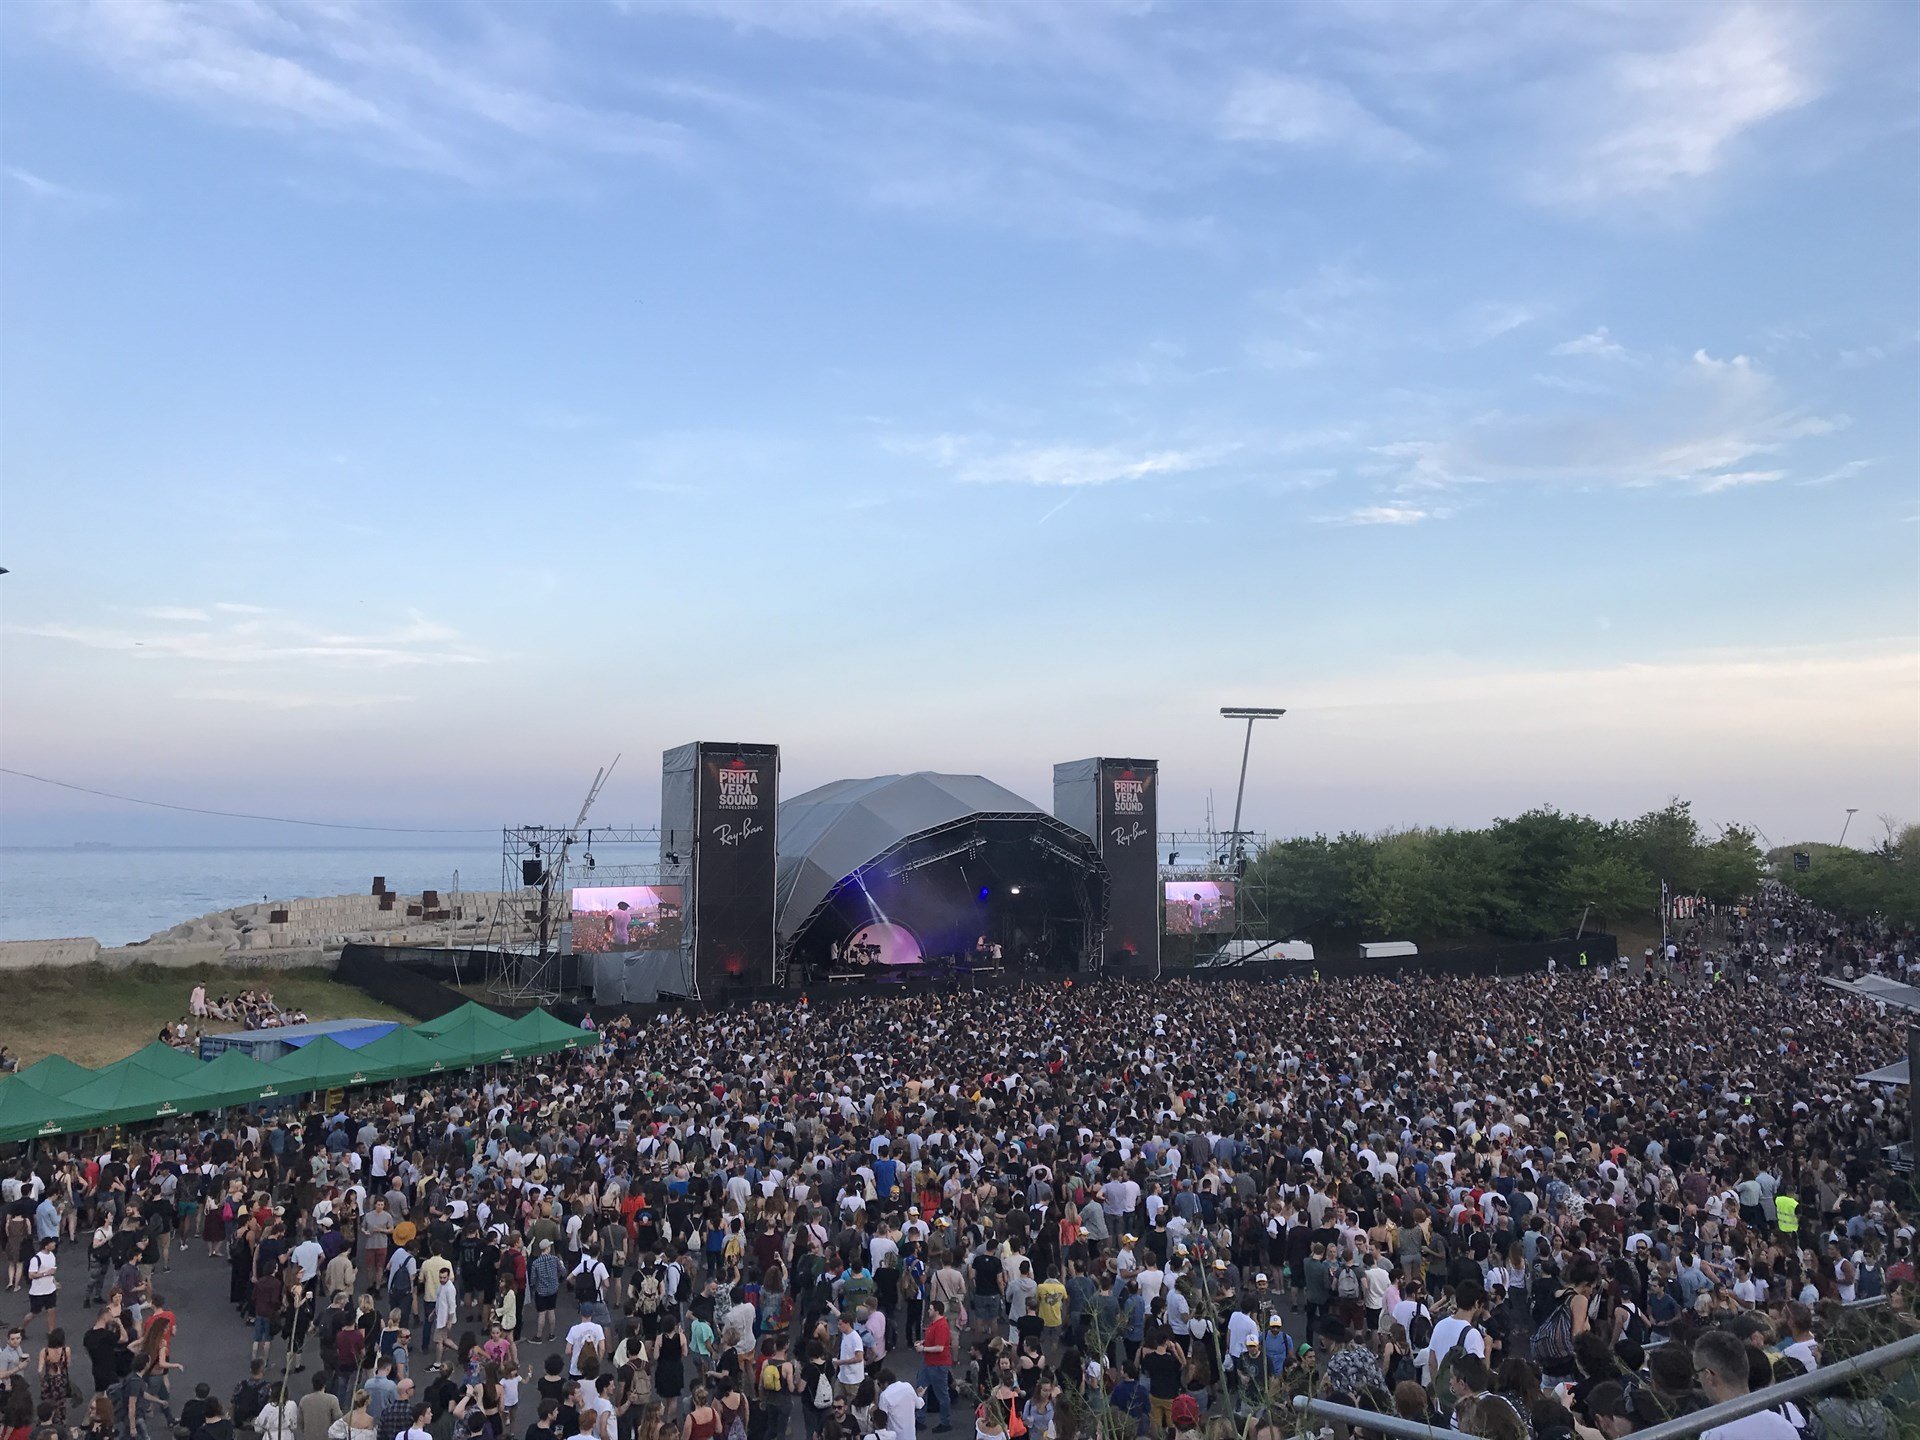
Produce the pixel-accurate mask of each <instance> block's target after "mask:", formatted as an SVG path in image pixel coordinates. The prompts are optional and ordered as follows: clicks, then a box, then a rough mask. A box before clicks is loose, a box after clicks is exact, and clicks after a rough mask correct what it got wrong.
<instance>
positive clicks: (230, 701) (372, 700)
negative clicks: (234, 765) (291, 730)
mask: <svg viewBox="0 0 1920 1440" xmlns="http://www.w3.org/2000/svg"><path fill="white" fill-rule="evenodd" d="M174 698H175V699H176V700H191V701H195V702H199V703H202V704H208V705H234V706H239V707H241V708H242V709H253V710H371V709H374V708H376V707H379V706H383V705H411V704H412V703H413V701H414V697H413V696H411V695H357V694H347V693H336V692H328V691H300V690H224V689H215V690H201V689H194V690H176V691H175V692H174Z"/></svg>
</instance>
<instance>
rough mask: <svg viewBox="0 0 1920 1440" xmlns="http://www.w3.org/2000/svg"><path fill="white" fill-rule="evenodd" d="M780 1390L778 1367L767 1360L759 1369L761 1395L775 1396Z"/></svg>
mask: <svg viewBox="0 0 1920 1440" xmlns="http://www.w3.org/2000/svg"><path fill="white" fill-rule="evenodd" d="M780 1388H781V1382H780V1367H779V1366H778V1365H776V1364H774V1363H773V1361H771V1360H769V1361H767V1363H766V1364H764V1365H762V1366H761V1367H760V1390H761V1392H762V1393H763V1394H767V1395H776V1394H778V1393H779V1392H780Z"/></svg>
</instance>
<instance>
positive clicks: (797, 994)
mask: <svg viewBox="0 0 1920 1440" xmlns="http://www.w3.org/2000/svg"><path fill="white" fill-rule="evenodd" d="M1583 956H1584V957H1585V963H1584V964H1583V963H1582V957H1583ZM586 958H587V959H588V960H589V961H590V960H591V959H592V958H593V957H591V956H589V957H586ZM1619 959H1620V957H1619V944H1618V941H1617V940H1616V939H1615V938H1614V937H1613V936H1611V935H1598V934H1590V935H1583V936H1579V937H1565V938H1562V939H1558V940H1539V941H1523V942H1518V943H1515V944H1511V945H1487V946H1476V947H1471V948H1462V949H1458V950H1441V951H1433V952H1431V953H1428V954H1423V955H1404V956H1392V957H1388V958H1382V959H1378V960H1363V959H1360V958H1358V957H1353V956H1349V957H1346V958H1325V959H1316V960H1271V961H1256V962H1254V963H1253V964H1250V965H1232V966H1205V967H1195V968H1192V969H1184V970H1174V971H1167V972H1165V973H1164V974H1163V975H1162V976H1161V977H1160V978H1161V979H1162V980H1163V981H1165V980H1192V981H1195V982H1197V983H1200V984H1203V985H1213V984H1224V983H1230V982H1236V981H1237V982H1241V983H1246V982H1249V981H1254V982H1271V981H1289V980H1311V979H1315V978H1318V979H1322V980H1341V979H1354V978H1361V977H1366V978H1376V977H1381V976H1397V975H1410V976H1412V975H1417V976H1425V977H1432V976H1445V975H1470V976H1476V977H1479V976H1498V975H1523V974H1528V973H1537V972H1540V971H1544V970H1546V969H1547V968H1548V962H1549V960H1551V961H1552V965H1553V968H1554V970H1555V971H1557V972H1558V973H1561V974H1583V973H1592V972H1594V971H1597V970H1599V969H1602V968H1609V969H1613V968H1617V967H1618V965H1619ZM498 961H499V957H498V956H497V955H495V954H493V953H492V952H489V951H480V950H440V949H430V948H425V947H418V946H404V945H392V946H382V945H348V946H347V947H346V949H345V951H344V952H342V954H341V957H340V967H339V970H338V972H337V973H338V976H339V978H340V979H341V980H343V981H344V982H346V983H347V984H349V985H355V986H358V987H359V988H360V989H362V990H364V991H366V992H367V993H368V994H369V995H371V996H373V997H374V998H375V999H376V1000H382V1001H385V1002H386V1003H387V1004H389V1005H392V1006H393V1007H394V1008H395V1009H398V1010H404V1011H405V1012H406V1013H407V1014H409V1015H412V1016H414V1017H415V1018H417V1019H420V1020H431V1019H434V1018H435V1017H437V1016H440V1015H444V1014H446V1013H447V1012H448V1011H450V1010H453V1009H456V1008H458V1007H459V1006H461V1005H463V1004H465V1003H466V1001H467V999H468V997H467V996H466V995H463V994H462V993H461V992H460V991H458V990H456V989H455V988H454V983H456V982H457V983H461V984H471V983H472V982H474V981H477V980H479V979H481V978H483V977H485V976H487V975H490V974H492V973H493V970H492V968H491V967H493V966H495V965H497V963H498ZM1113 968H1114V967H1110V973H1111V971H1112V969H1113ZM588 975H590V972H589V971H588V970H586V969H585V968H584V967H583V966H582V964H581V957H579V956H574V955H568V956H565V957H563V963H562V967H561V979H562V986H561V988H562V990H563V991H566V992H569V993H572V992H578V991H579V990H580V989H581V988H582V986H581V982H582V977H583V976H588ZM1112 978H1126V979H1151V977H1150V976H1121V975H1113V976H1112ZM1100 979H1101V977H1100V976H1099V975H1077V976H1063V975H1059V974H1055V973H1052V972H1048V971H1021V970H997V971H985V972H978V973H975V974H972V975H953V974H938V975H936V974H924V975H917V976H911V977H909V976H901V977H899V978H897V979H888V980H862V981H854V982H849V983H832V984H815V985H798V986H787V987H777V986H771V985H748V984H746V983H744V982H735V983H723V984H721V985H720V986H719V987H717V989H716V991H715V993H714V994H712V995H708V996H704V997H700V998H694V997H690V996H678V995H667V994H663V995H661V997H660V998H659V999H658V1000H649V1001H635V1002H632V1003H627V1004H609V1005H600V1004H589V1003H587V1002H586V1001H585V1000H584V998H583V999H582V1000H581V1001H580V1002H578V1007H579V1009H580V1011H581V1013H583V1014H591V1015H593V1016H594V1017H595V1018H596V1019H597V1020H608V1019H613V1018H616V1017H618V1016H621V1015H633V1016H636V1017H647V1016H652V1015H657V1014H660V1013H663V1012H665V1013H678V1012H679V1011H682V1010H718V1009H723V1008H725V1007H727V1006H730V1005H752V1004H758V1003H766V1002H775V1003H780V1004H794V1003H798V1002H800V1001H802V1000H804V1001H805V1002H806V1003H808V1004H811V1005H839V1004H846V1003H849V1002H858V1001H865V1000H876V999H885V998H887V997H889V996H906V995H933V994H942V995H954V994H961V993H965V992H967V991H970V990H981V991H998V990H1007V989H1011V988H1013V987H1016V986H1019V985H1023V984H1028V983H1032V984H1040V985H1060V984H1067V983H1074V984H1096V985H1097V984H1098V983H1099V982H1100ZM494 1008H496V1009H501V1010H502V1011H503V1013H506V1014H517V1013H521V1012H519V1011H517V1010H515V1009H513V1008H512V1007H502V1006H496V1007H494Z"/></svg>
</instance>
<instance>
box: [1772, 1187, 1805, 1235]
mask: <svg viewBox="0 0 1920 1440" xmlns="http://www.w3.org/2000/svg"><path fill="white" fill-rule="evenodd" d="M1773 1217H1774V1220H1775V1222H1776V1223H1777V1224H1778V1225H1779V1226H1780V1233H1781V1234H1782V1235H1796V1234H1798V1233H1799V1231H1800V1202H1799V1201H1798V1200H1796V1199H1794V1198H1793V1196H1791V1195H1776V1196H1774V1197H1773Z"/></svg>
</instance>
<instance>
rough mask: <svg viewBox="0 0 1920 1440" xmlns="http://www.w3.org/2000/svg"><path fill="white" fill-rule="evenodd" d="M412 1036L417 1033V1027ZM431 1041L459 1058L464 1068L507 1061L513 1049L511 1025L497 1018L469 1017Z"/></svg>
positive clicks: (449, 1027) (438, 1034)
mask: <svg viewBox="0 0 1920 1440" xmlns="http://www.w3.org/2000/svg"><path fill="white" fill-rule="evenodd" d="M414 1033H415V1034H419V1033H421V1032H420V1028H419V1027H418V1026H415V1027H414ZM431 1038H432V1040H433V1041H434V1043H436V1044H439V1045H444V1046H446V1048H447V1049H449V1050H451V1051H452V1052H453V1053H454V1054H456V1055H458V1056H460V1058H461V1063H462V1064H464V1065H490V1064H492V1063H493V1062H494V1061H495V1060H502V1059H506V1058H508V1056H509V1055H510V1053H511V1052H512V1051H513V1049H514V1043H513V1035H512V1023H511V1022H510V1021H508V1020H506V1019H504V1018H502V1017H500V1016H497V1015H496V1016H494V1018H493V1020H491V1021H488V1020H482V1019H480V1018H479V1017H478V1016H474V1015H469V1016H467V1017H465V1018H464V1019H462V1020H461V1021H459V1023H457V1024H454V1025H450V1026H448V1027H447V1028H446V1029H444V1030H441V1031H439V1032H438V1033H437V1034H435V1035H433V1036H432V1037H431Z"/></svg>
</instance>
